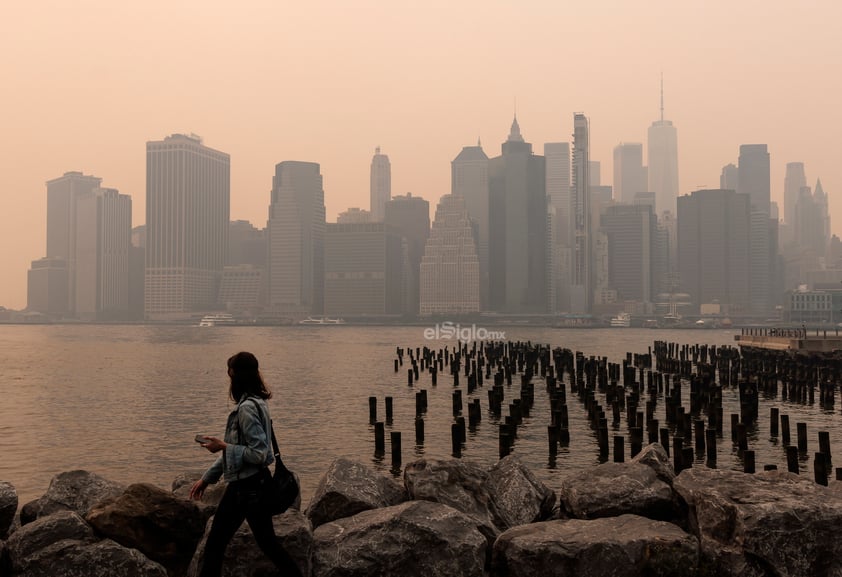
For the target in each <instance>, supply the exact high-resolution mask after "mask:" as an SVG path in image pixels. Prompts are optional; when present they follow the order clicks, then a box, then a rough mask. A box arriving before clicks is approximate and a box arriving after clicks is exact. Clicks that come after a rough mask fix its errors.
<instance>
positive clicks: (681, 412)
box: [369, 341, 842, 484]
mask: <svg viewBox="0 0 842 577" xmlns="http://www.w3.org/2000/svg"><path fill="white" fill-rule="evenodd" d="M395 352H396V356H395V358H394V370H395V373H396V374H399V373H400V372H401V371H402V370H405V371H406V385H407V386H408V387H416V388H417V390H416V392H415V422H414V433H415V445H416V447H418V446H423V445H424V443H425V419H426V418H427V417H428V415H427V411H428V402H427V399H428V397H427V395H428V390H427V389H422V388H420V387H419V385H420V382H421V380H422V375H424V378H425V379H426V378H429V383H430V385H431V386H432V387H433V388H438V387H439V386H440V385H442V386H449V387H451V388H452V391H451V399H452V400H451V403H450V405H451V408H452V421H451V447H450V449H451V454H452V455H453V456H454V457H457V458H458V457H461V456H462V451H463V450H464V449H465V447H466V443H467V442H468V435H467V432H468V431H474V432H475V431H477V429H478V428H479V427H480V423H481V422H482V420H483V418H484V417H488V418H489V420H491V421H492V423H493V424H494V425H496V434H497V446H498V452H499V456H500V457H501V458H502V457H504V456H506V455H508V454H509V453H510V452H512V450H513V449H514V448H515V447H516V445H517V440H518V435H519V432H520V430H521V428H522V427H523V426H524V425H525V424H527V425H529V426H534V425H535V424H536V423H537V420H538V419H540V418H544V419H546V421H545V423H546V431H547V433H546V435H547V437H546V438H547V454H548V456H549V462H550V463H551V464H552V463H554V460H555V458H556V455H557V454H558V451H559V448H563V447H568V446H570V444H571V443H574V442H586V441H588V440H589V439H595V440H596V448H597V453H598V458H599V461H600V462H605V461H607V460H608V459H609V458H613V460H614V461H615V462H621V461H623V460H625V458H626V455H627V454H628V455H629V456H631V457H634V456H635V455H636V454H637V453H638V452H639V451H640V450H641V448H642V446H643V445H644V444H646V443H651V442H660V443H661V444H662V445H663V446H664V448H665V449H666V451H667V452H668V454H670V455H671V458H672V459H673V462H674V466H675V469H676V471H677V472H679V471H681V470H683V469H684V468H687V467H692V466H693V464H694V463H699V462H702V463H705V464H706V465H707V466H711V467H716V464H717V458H718V454H719V453H718V445H722V444H725V445H726V446H727V447H728V449H729V450H731V451H736V453H737V454H738V456H739V458H740V461H741V462H742V465H743V470H744V471H745V472H748V473H753V472H755V470H756V462H755V451H754V450H753V449H752V447H751V446H749V439H750V436H751V435H750V433H751V432H755V433H756V432H757V427H758V419H759V416H760V415H759V409H760V399H761V398H762V399H764V400H767V401H772V402H774V401H775V400H778V399H779V400H780V401H782V402H784V403H787V402H788V403H792V402H795V403H802V404H809V405H812V404H813V403H814V402H815V398H816V396H818V398H819V403H820V406H821V408H822V409H826V408H828V407H829V408H832V407H833V406H834V403H835V395H836V389H837V388H838V384H839V383H840V382H842V381H840V378H842V375H840V365H842V363H840V362H839V361H838V360H837V359H835V358H832V357H821V356H817V355H810V356H807V355H797V354H791V353H788V352H785V351H768V350H762V349H747V348H745V347H743V348H742V349H738V348H736V347H730V346H712V345H706V344H702V345H681V344H677V343H668V342H663V341H656V342H655V343H654V346H653V347H649V350H648V352H647V353H642V354H641V353H633V352H627V353H626V356H625V358H624V359H622V361H621V362H620V363H612V362H610V361H609V360H608V358H606V357H596V356H586V355H585V354H584V353H582V352H579V351H575V352H574V351H572V350H570V349H565V348H561V347H556V348H551V347H550V346H549V345H543V344H534V343H532V342H529V341H505V342H497V341H483V342H477V341H474V342H473V343H471V344H467V343H462V344H460V345H458V346H452V347H451V346H446V347H443V348H438V349H434V348H430V347H423V348H422V347H416V348H414V349H413V348H401V347H398V348H397V349H396V351H395ZM536 384H538V385H539V390H541V389H543V393H542V394H545V395H546V403H545V406H546V407H547V409H545V411H546V412H545V413H544V414H543V415H536V414H534V412H533V409H534V404H535V392H536V391H535V387H536ZM483 388H485V389H486V391H485V392H484V393H480V392H479V389H483ZM724 390H732V391H736V392H737V393H738V399H739V408H738V410H737V411H736V412H731V413H730V414H729V415H727V416H726V415H724V414H723V391H724ZM569 402H573V403H577V404H578V405H580V407H579V408H578V409H579V410H581V412H582V413H583V414H584V415H586V422H587V428H586V429H585V431H586V434H585V435H582V434H581V433H582V431H581V430H577V431H575V432H573V431H571V427H570V408H569V404H568V403H569ZM384 404H385V412H386V420H385V423H384V422H383V421H380V420H378V418H377V398H376V397H370V398H369V423H370V425H371V426H372V427H373V429H374V446H375V458H378V459H382V458H383V457H384V456H385V453H386V439H385V432H386V431H385V427H386V426H392V425H393V409H392V404H393V398H392V397H391V396H387V397H386V398H385V399H384ZM449 416H450V415H449ZM466 416H467V420H466ZM538 424H539V426H541V427H543V425H540V423H538ZM795 425H796V434H797V443H796V444H792V443H791V434H790V422H789V415H787V414H786V413H781V411H780V408H779V407H771V409H770V412H769V435H770V438H771V439H772V440H773V441H775V442H778V441H780V443H781V445H782V446H783V448H784V451H785V454H786V466H787V468H788V470H790V471H792V472H795V473H799V472H801V469H802V467H801V465H800V462H801V461H804V460H805V459H806V458H807V451H808V438H807V425H806V423H804V422H798V423H795ZM726 427H727V429H726ZM588 429H589V430H588ZM726 430H727V431H728V434H729V436H730V443H728V442H727V439H726ZM577 435H578V436H580V437H584V438H579V439H577V438H576V436H577ZM818 437H819V451H818V452H816V453H815V458H814V460H813V471H814V475H815V479H816V481H817V482H818V483H823V484H826V483H827V477H828V475H829V474H830V472H831V471H832V458H831V450H830V437H829V433H828V432H827V431H819V432H818ZM390 441H391V460H392V461H391V465H392V470H393V471H395V472H398V471H400V468H401V463H402V452H401V442H402V439H401V432H400V431H398V430H392V431H391V432H390ZM626 446H628V450H627V449H626ZM763 468H764V469H775V468H777V464H776V463H768V464H765V465H764V466H763ZM836 475H837V477H838V478H840V477H842V469H837V470H836Z"/></svg>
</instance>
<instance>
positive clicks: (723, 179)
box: [719, 163, 740, 191]
mask: <svg viewBox="0 0 842 577" xmlns="http://www.w3.org/2000/svg"><path fill="white" fill-rule="evenodd" d="M739 181H740V171H739V170H738V169H737V165H736V164H734V163H731V164H726V165H725V166H723V167H722V172H721V173H720V174H719V189H720V190H733V191H736V190H737V187H738V186H739Z"/></svg>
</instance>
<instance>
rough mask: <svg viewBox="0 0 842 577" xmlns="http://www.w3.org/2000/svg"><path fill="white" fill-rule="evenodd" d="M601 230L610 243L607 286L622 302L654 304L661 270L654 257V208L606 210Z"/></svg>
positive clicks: (619, 207)
mask: <svg viewBox="0 0 842 577" xmlns="http://www.w3.org/2000/svg"><path fill="white" fill-rule="evenodd" d="M600 228H601V230H602V232H603V233H604V234H605V235H606V237H607V241H608V286H609V287H610V288H612V289H615V290H616V291H617V295H618V298H619V299H620V300H622V301H636V302H640V303H651V302H652V300H653V295H654V291H653V287H654V286H655V279H656V278H657V277H658V275H659V273H660V271H658V270H656V266H657V264H660V263H659V262H658V259H656V257H655V254H656V251H655V246H656V245H655V243H656V240H657V219H656V217H655V214H654V212H653V209H652V206H650V205H647V204H642V205H625V204H620V205H614V206H609V207H607V208H606V209H605V211H604V213H603V214H602V217H601V219H600Z"/></svg>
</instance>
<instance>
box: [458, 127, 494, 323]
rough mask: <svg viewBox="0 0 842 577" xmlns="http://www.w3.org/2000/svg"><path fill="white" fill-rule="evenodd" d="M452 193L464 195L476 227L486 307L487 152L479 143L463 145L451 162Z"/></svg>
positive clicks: (481, 300) (481, 284) (483, 304)
mask: <svg viewBox="0 0 842 577" xmlns="http://www.w3.org/2000/svg"><path fill="white" fill-rule="evenodd" d="M450 175H451V184H450V192H451V194H454V195H457V196H461V197H462V198H464V199H465V206H466V207H467V209H468V215H469V216H470V217H471V221H472V222H473V224H474V226H475V227H476V241H477V251H478V253H479V276H480V306H481V307H482V308H483V309H486V308H488V299H489V281H488V278H489V277H488V266H489V265H488V235H489V229H488V227H489V219H488V218H489V217H488V156H487V155H486V154H485V152H484V151H483V150H482V145H481V144H480V143H479V142H477V145H476V146H466V147H464V148H462V151H461V152H460V153H459V155H458V156H457V157H456V158H455V159H453V161H452V162H451V163H450Z"/></svg>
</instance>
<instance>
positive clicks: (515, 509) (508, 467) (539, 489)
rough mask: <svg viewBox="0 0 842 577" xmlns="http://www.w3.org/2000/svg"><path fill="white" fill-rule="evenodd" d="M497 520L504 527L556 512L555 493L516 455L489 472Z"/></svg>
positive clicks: (524, 522) (504, 459)
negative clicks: (554, 509) (554, 507)
mask: <svg viewBox="0 0 842 577" xmlns="http://www.w3.org/2000/svg"><path fill="white" fill-rule="evenodd" d="M488 481H489V486H490V487H489V488H490V491H491V495H492V502H493V503H494V511H495V514H496V515H495V521H496V523H497V525H498V527H499V528H500V529H501V530H505V529H509V528H511V527H516V526H517V525H525V524H526V523H534V522H536V521H544V520H546V519H549V518H550V517H551V516H552V514H553V506H554V505H555V500H556V495H555V492H554V491H553V490H552V489H550V488H548V487H547V486H546V485H544V483H542V482H541V481H539V480H538V479H537V478H536V477H535V475H534V474H532V471H530V470H529V469H528V468H527V467H526V466H525V465H524V464H523V463H522V462H521V461H520V459H519V458H518V457H517V456H516V455H508V456H507V457H504V458H503V459H501V460H499V461H498V462H497V463H496V464H495V465H494V466H493V467H491V469H490V470H489V471H488Z"/></svg>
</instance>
